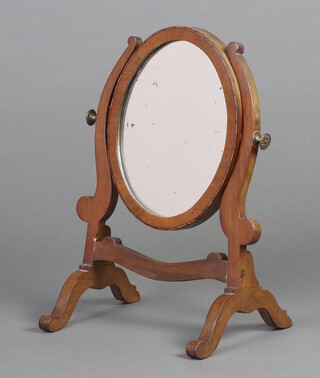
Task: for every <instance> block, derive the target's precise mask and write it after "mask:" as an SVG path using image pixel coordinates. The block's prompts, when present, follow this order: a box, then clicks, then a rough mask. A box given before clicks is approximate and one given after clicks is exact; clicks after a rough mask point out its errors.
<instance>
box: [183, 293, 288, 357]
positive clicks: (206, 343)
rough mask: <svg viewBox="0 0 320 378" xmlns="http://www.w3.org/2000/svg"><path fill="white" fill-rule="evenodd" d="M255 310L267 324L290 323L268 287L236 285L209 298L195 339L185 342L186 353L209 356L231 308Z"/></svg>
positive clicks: (286, 326)
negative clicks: (198, 334) (201, 324)
mask: <svg viewBox="0 0 320 378" xmlns="http://www.w3.org/2000/svg"><path fill="white" fill-rule="evenodd" d="M255 310H258V311H259V313H260V315H261V316H262V318H263V320H264V321H265V323H266V324H268V325H269V326H271V327H276V328H279V329H280V328H288V327H291V325H292V321H291V319H290V317H289V316H288V315H287V312H286V311H285V310H283V309H281V308H280V306H279V305H278V303H277V301H276V299H275V298H274V296H273V295H272V294H271V293H270V292H269V291H267V290H263V289H261V288H260V287H256V288H243V289H238V290H237V291H235V293H234V294H223V295H221V296H220V297H218V298H217V299H216V300H215V301H214V302H213V304H212V306H211V308H210V310H209V312H208V315H207V318H206V321H205V324H204V327H203V329H202V332H201V335H200V337H199V339H198V340H197V341H190V342H189V343H188V344H187V348H186V352H187V354H188V356H190V357H192V358H197V359H204V358H207V357H209V356H210V355H211V354H212V353H213V352H214V350H215V349H216V348H217V346H218V344H219V342H220V339H221V337H222V335H223V332H224V329H225V327H226V325H227V323H228V321H229V319H230V317H231V316H232V315H233V314H234V313H235V312H243V313H250V312H252V311H255Z"/></svg>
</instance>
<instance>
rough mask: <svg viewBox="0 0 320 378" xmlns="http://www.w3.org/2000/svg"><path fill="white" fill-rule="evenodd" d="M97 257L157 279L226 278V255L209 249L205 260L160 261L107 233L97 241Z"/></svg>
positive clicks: (95, 256)
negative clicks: (126, 245)
mask: <svg viewBox="0 0 320 378" xmlns="http://www.w3.org/2000/svg"><path fill="white" fill-rule="evenodd" d="M94 258H95V259H97V260H107V261H112V262H114V263H116V264H119V265H121V266H123V267H125V268H128V269H130V270H132V271H133V272H136V273H138V274H140V275H142V276H144V277H147V278H151V279H153V280H158V281H171V282H176V281H191V280H199V279H205V278H211V279H216V280H218V281H222V282H226V277H227V267H228V262H227V256H226V255H224V254H223V253H210V254H209V255H208V257H207V258H206V259H205V260H196V261H187V262H177V263H168V262H163V261H157V260H154V259H151V258H149V257H147V256H144V255H142V254H141V253H139V252H136V251H133V250H132V249H129V248H127V247H124V246H123V245H122V244H121V241H120V239H117V238H111V237H106V238H105V239H103V240H102V242H99V243H96V247H95V254H94Z"/></svg>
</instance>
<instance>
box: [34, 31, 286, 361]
mask: <svg viewBox="0 0 320 378" xmlns="http://www.w3.org/2000/svg"><path fill="white" fill-rule="evenodd" d="M243 51H244V48H243V45H241V44H240V43H236V42H232V43H229V44H228V45H227V46H225V45H224V44H223V43H222V42H221V41H220V40H219V39H218V38H216V37H215V36H214V35H212V34H210V33H208V32H206V31H204V30H201V29H197V28H189V27H170V28H166V29H163V30H160V31H158V32H156V33H155V34H153V35H151V36H150V37H149V38H148V39H147V40H145V41H144V42H143V41H142V40H141V39H139V38H136V37H130V38H129V40H128V46H127V48H126V50H125V51H124V53H123V54H122V56H121V57H120V59H119V61H118V62H117V64H116V65H115V67H114V69H113V71H112V73H111V74H110V76H109V78H108V80H107V82H106V84H105V87H104V89H103V92H102V95H101V98H100V102H99V106H98V110H97V112H95V111H94V110H90V111H89V112H88V113H87V117H86V119H87V123H88V124H89V125H94V124H96V126H95V157H96V169H97V186H96V192H95V194H94V196H92V197H82V198H80V200H79V201H78V204H77V212H78V215H79V217H80V218H81V219H82V220H83V221H85V222H87V236H86V242H85V250H84V259H83V262H82V264H81V265H80V268H79V270H77V271H75V272H74V273H73V274H71V276H70V277H69V278H68V279H67V280H66V282H65V284H64V286H63V287H62V290H61V292H60V295H59V297H58V300H57V304H56V306H55V308H54V309H53V311H52V313H51V314H50V315H43V316H42V317H41V318H40V320H39V326H40V328H41V329H43V330H45V331H48V332H55V331H58V330H60V329H61V328H63V327H64V326H65V325H66V323H67V322H68V320H69V318H70V316H71V315H72V312H73V310H74V309H75V306H76V304H77V302H78V300H79V298H80V296H81V295H82V293H83V292H84V291H85V290H86V289H88V288H94V289H102V288H105V287H107V286H109V287H110V288H111V291H112V294H113V295H114V297H115V298H116V299H117V300H119V301H123V302H125V303H133V302H136V301H139V299H140V295H139V293H138V291H137V290H136V287H135V286H133V285H132V284H131V283H130V282H129V280H128V278H127V275H126V273H125V271H124V270H123V269H122V268H120V267H119V266H121V267H124V268H127V269H129V270H131V271H133V272H136V273H137V274H140V275H142V276H144V277H148V278H151V279H154V280H159V281H173V282H174V281H188V280H197V279H216V280H219V281H222V282H225V283H226V288H225V290H224V293H222V294H221V295H220V296H219V297H218V298H217V299H216V300H215V301H214V302H213V304H211V299H210V298H208V307H209V306H210V305H211V307H210V309H209V312H208V315H207V318H206V320H205V322H204V326H203V330H202V332H201V335H200V336H199V338H198V340H196V341H189V342H188V343H187V347H186V352H187V354H188V355H189V356H190V357H193V358H198V359H203V358H206V357H208V356H210V355H211V354H212V352H213V351H214V350H215V348H216V347H217V345H218V343H219V341H220V339H221V337H222V334H223V332H224V329H225V327H226V325H227V322H228V320H229V319H230V317H231V316H232V315H233V314H234V313H235V312H242V313H250V312H253V311H255V310H258V311H259V313H260V315H261V317H262V319H263V320H264V321H265V323H266V324H267V325H268V326H270V327H274V328H278V329H280V328H288V327H290V326H291V324H292V322H291V319H290V317H289V316H288V315H287V313H286V311H285V310H283V309H281V308H280V307H279V305H278V303H277V301H276V299H275V298H274V296H273V295H272V294H271V293H270V292H269V291H267V290H264V289H262V288H261V287H260V286H259V283H258V280H257V278H256V276H255V272H254V266H253V257H252V254H251V253H250V252H249V251H248V250H247V246H248V245H250V244H254V243H256V242H257V241H258V240H259V237H260V234H261V227H260V224H259V223H258V222H257V221H255V220H253V219H248V218H247V216H246V209H245V202H246V194H247V190H248V186H249V183H250V179H251V175H252V172H253V168H254V164H255V160H256V157H257V152H258V149H259V148H260V149H266V148H267V147H268V145H269V144H270V141H271V138H270V135H269V134H264V135H261V134H260V114H259V101H258V95H257V90H256V87H255V84H254V80H253V78H252V75H251V72H250V69H249V67H248V65H247V63H246V61H245V60H244V58H243ZM119 195H120V196H121V198H122V200H123V202H124V204H125V205H126V206H127V208H128V209H129V210H130V212H131V213H132V214H133V215H134V216H135V217H136V218H137V219H138V220H140V221H141V222H143V223H144V224H145V225H146V226H149V227H152V228H155V229H161V230H164V231H175V230H179V229H184V228H191V227H195V226H197V225H199V224H200V223H202V222H204V221H206V220H207V219H208V218H209V217H211V216H212V215H214V214H215V213H216V212H218V211H219V215H220V223H221V227H222V230H223V232H224V234H225V235H226V238H227V240H228V251H226V252H227V254H223V253H217V252H216V253H210V254H209V255H208V256H207V257H206V258H204V259H200V260H199V259H195V260H194V261H186V262H177V263H168V262H162V261H158V260H154V259H151V258H149V257H147V256H144V255H142V254H141V253H139V252H136V251H134V250H132V249H130V248H129V247H126V246H124V245H123V244H122V242H121V240H120V239H119V238H118V237H115V236H112V235H111V229H110V228H109V227H108V226H107V225H106V221H107V220H108V218H109V217H110V216H111V215H112V213H113V211H114V209H115V207H116V203H117V198H118V196H119ZM124 234H125V230H124ZM117 236H121V235H117ZM124 236H125V235H124ZM163 237H165V235H163ZM196 257H197V258H199V256H196Z"/></svg>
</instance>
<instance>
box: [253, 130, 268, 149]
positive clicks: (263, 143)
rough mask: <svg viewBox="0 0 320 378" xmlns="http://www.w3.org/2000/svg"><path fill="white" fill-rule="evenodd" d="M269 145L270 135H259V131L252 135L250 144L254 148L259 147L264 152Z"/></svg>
mask: <svg viewBox="0 0 320 378" xmlns="http://www.w3.org/2000/svg"><path fill="white" fill-rule="evenodd" d="M270 143H271V135H270V134H267V133H266V134H262V135H261V134H260V133H259V131H256V132H255V133H254V134H253V135H252V144H253V146H254V147H257V148H258V147H260V149H261V150H266V149H267V148H268V147H269V146H270Z"/></svg>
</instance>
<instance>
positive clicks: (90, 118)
mask: <svg viewBox="0 0 320 378" xmlns="http://www.w3.org/2000/svg"><path fill="white" fill-rule="evenodd" d="M96 120H97V113H96V111H95V110H94V109H90V110H89V111H88V112H87V114H86V121H87V124H88V125H89V126H92V125H94V124H95V123H96Z"/></svg>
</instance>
